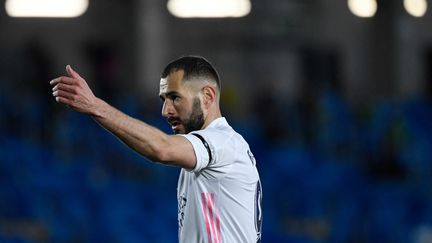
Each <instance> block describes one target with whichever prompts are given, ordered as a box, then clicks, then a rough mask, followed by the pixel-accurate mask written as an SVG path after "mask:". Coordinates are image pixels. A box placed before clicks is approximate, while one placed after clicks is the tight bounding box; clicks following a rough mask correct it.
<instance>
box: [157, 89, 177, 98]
mask: <svg viewBox="0 0 432 243" xmlns="http://www.w3.org/2000/svg"><path fill="white" fill-rule="evenodd" d="M171 96H180V93H179V92H177V91H170V92H167V93H162V94H160V95H159V98H161V99H162V100H163V99H165V97H171Z"/></svg>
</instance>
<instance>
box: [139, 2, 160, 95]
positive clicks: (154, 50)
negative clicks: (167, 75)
mask: <svg viewBox="0 0 432 243" xmlns="http://www.w3.org/2000/svg"><path fill="white" fill-rule="evenodd" d="M135 5H136V10H135V11H136V13H135V14H136V18H135V19H136V37H137V44H136V58H137V62H136V65H137V67H136V70H137V75H136V77H137V78H138V82H137V84H138V88H139V89H140V90H141V92H142V93H143V94H147V95H155V94H156V93H155V92H158V88H159V78H160V72H161V71H162V69H163V68H164V66H165V65H166V55H167V31H166V16H167V14H166V6H165V1H160V0H135Z"/></svg>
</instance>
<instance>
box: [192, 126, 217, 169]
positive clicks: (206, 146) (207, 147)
mask: <svg viewBox="0 0 432 243" xmlns="http://www.w3.org/2000/svg"><path fill="white" fill-rule="evenodd" d="M191 135H194V136H195V137H197V138H199V140H201V142H202V143H203V145H204V147H205V148H206V149H207V153H208V156H209V162H208V164H210V162H211V161H212V159H213V158H212V154H211V150H210V146H209V144H208V143H207V141H206V140H205V139H204V138H203V137H202V136H201V135H199V134H197V133H191Z"/></svg>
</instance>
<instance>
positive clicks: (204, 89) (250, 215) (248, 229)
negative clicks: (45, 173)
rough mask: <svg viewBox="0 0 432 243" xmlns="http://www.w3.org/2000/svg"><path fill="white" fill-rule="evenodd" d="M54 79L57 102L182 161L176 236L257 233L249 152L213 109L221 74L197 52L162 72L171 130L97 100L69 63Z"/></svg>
mask: <svg viewBox="0 0 432 243" xmlns="http://www.w3.org/2000/svg"><path fill="white" fill-rule="evenodd" d="M66 71H67V73H68V75H67V76H61V77H58V78H56V79H53V80H52V81H51V82H50V83H51V85H53V86H54V87H53V96H54V97H55V99H56V101H57V102H59V103H62V104H65V105H67V106H69V107H71V108H72V109H74V110H76V111H78V112H82V113H85V114H88V115H90V116H91V117H92V118H93V119H94V120H95V121H96V122H97V123H99V124H100V125H101V126H102V127H104V128H105V129H107V130H108V131H110V132H111V133H113V134H114V135H115V136H117V137H118V138H120V139H121V140H122V141H123V142H124V143H126V144H127V145H128V146H129V147H131V148H132V149H134V150H135V151H137V152H138V153H140V154H141V155H143V156H145V157H147V158H149V159H150V160H152V161H155V162H159V163H162V164H166V165H175V166H178V167H181V168H182V169H181V172H180V177H179V181H178V188H177V196H178V209H179V212H178V213H179V214H178V224H179V232H178V233H179V242H184V243H194V242H198V243H201V242H206V243H221V242H228V243H239V242H242V243H243V242H259V241H260V239H261V222H262V214H261V199H262V194H261V184H260V180H259V175H258V171H257V169H256V162H255V158H254V156H253V154H252V152H251V151H250V148H249V145H248V144H247V142H246V141H245V140H244V139H243V137H242V136H241V135H239V134H238V133H236V132H235V131H234V130H233V129H232V127H230V126H229V125H228V123H227V121H226V119H225V118H224V117H222V115H221V111H220V108H219V98H220V91H221V86H220V80H219V75H218V74H217V72H216V70H215V69H214V68H213V66H212V65H211V64H210V63H209V62H208V61H207V60H206V59H204V58H202V57H197V56H185V57H181V58H179V59H177V60H174V61H172V62H171V63H169V64H168V65H167V67H166V68H165V69H164V71H163V72H162V75H161V80H160V90H159V97H160V98H161V100H162V102H163V108H162V115H163V116H164V117H166V118H167V121H168V123H169V124H170V125H171V127H172V130H173V132H174V133H175V135H167V134H165V133H163V132H162V131H160V130H158V129H157V128H155V127H152V126H150V125H148V124H146V123H144V122H142V121H139V120H137V119H134V118H132V117H130V116H127V115H126V114H124V113H122V112H121V111H119V110H117V109H115V108H114V107H112V106H110V105H109V104H108V103H106V102H105V101H103V100H101V99H99V98H97V97H96V96H95V95H94V94H93V92H92V91H91V89H90V88H89V86H88V85H87V83H86V81H85V80H84V79H83V78H82V77H80V75H79V74H78V73H77V72H75V71H74V70H73V69H72V68H71V67H70V66H69V65H68V66H66Z"/></svg>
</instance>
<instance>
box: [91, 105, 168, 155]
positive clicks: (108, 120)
mask: <svg viewBox="0 0 432 243" xmlns="http://www.w3.org/2000/svg"><path fill="white" fill-rule="evenodd" d="M96 107H97V108H96V109H95V111H94V112H92V114H91V116H92V117H93V119H94V120H95V121H96V122H97V123H99V124H100V125H101V126H102V127H104V128H105V129H106V130H108V131H109V132H111V133H112V134H114V135H115V136H116V137H117V138H119V139H120V140H121V141H123V142H124V143H125V144H126V145H128V146H129V147H130V148H132V149H133V150H135V151H137V152H138V153H139V154H141V155H143V156H145V157H147V158H149V159H151V160H153V161H159V160H160V155H159V154H158V153H159V150H158V148H160V147H161V146H164V145H166V144H167V143H168V135H166V134H165V133H163V132H162V131H160V130H159V129H157V128H155V127H152V126H150V125H148V124H146V123H144V122H142V121H140V120H137V119H135V118H132V117H130V116H128V115H126V114H124V113H123V112H121V111H119V110H117V109H116V108H114V107H112V106H111V105H109V104H108V103H106V102H105V101H103V100H101V99H97V101H96Z"/></svg>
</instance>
